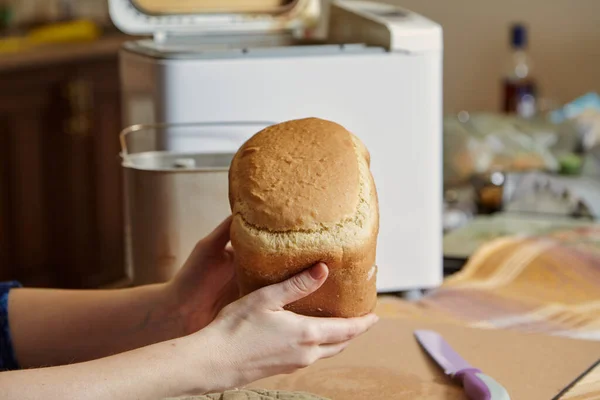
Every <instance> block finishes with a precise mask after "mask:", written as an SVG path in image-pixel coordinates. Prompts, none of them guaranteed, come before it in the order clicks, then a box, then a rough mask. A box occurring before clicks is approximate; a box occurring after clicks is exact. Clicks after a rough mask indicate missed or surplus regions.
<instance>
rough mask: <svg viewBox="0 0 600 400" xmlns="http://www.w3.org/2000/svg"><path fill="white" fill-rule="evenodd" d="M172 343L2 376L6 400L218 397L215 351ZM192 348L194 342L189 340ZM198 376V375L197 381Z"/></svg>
mask: <svg viewBox="0 0 600 400" xmlns="http://www.w3.org/2000/svg"><path fill="white" fill-rule="evenodd" d="M183 341H185V340H183V339H176V340H171V341H167V342H163V343H158V344H155V345H152V346H148V347H144V348H141V349H137V350H132V351H129V352H126V353H122V354H119V355H115V356H111V357H107V358H103V359H100V360H95V361H89V362H85V363H80V364H73V365H66V366H59V367H50V368H38V369H30V370H20V371H10V372H2V373H0V393H2V399H5V400H17V399H18V400H30V399H31V400H33V399H78V400H100V399H113V400H120V399H123V400H130V399H138V400H151V399H164V398H167V397H178V396H184V395H189V394H192V392H194V393H207V392H211V391H213V390H214V389H215V388H216V387H217V386H214V385H215V384H216V383H217V382H219V378H220V377H219V376H218V375H217V374H216V371H217V369H216V368H214V366H215V365H217V363H218V360H216V359H215V358H214V356H213V355H212V354H211V353H210V351H211V350H210V349H211V346H209V345H206V344H203V343H201V341H202V338H200V337H197V338H195V342H194V343H193V347H194V348H195V349H196V348H198V349H200V348H201V349H200V351H199V353H198V354H196V357H200V358H202V359H203V362H198V360H195V359H193V358H191V357H190V353H191V352H192V349H191V348H190V346H189V343H182V342H183ZM187 342H190V340H187ZM192 374H193V375H192Z"/></svg>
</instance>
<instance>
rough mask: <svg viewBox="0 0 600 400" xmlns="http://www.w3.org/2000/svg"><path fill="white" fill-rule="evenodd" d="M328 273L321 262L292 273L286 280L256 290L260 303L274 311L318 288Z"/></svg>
mask: <svg viewBox="0 0 600 400" xmlns="http://www.w3.org/2000/svg"><path fill="white" fill-rule="evenodd" d="M328 274H329V269H328V268H327V266H326V265H325V264H323V263H318V264H316V265H314V266H312V267H311V268H309V269H307V270H305V271H303V272H301V273H299V274H297V275H294V276H293V277H291V278H290V279H288V280H285V281H283V282H280V283H276V284H274V285H271V286H267V287H264V288H262V289H259V290H258V291H257V295H258V296H259V298H260V299H261V300H264V301H261V303H262V305H263V306H265V307H266V308H268V309H270V310H273V311H276V310H280V309H281V308H283V307H284V306H286V305H288V304H290V303H293V302H295V301H297V300H300V299H302V298H304V297H306V296H308V295H309V294H311V293H314V292H316V291H317V289H319V288H320V287H321V286H322V285H323V283H325V280H326V279H327V276H328Z"/></svg>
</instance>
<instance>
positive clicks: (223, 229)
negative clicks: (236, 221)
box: [202, 215, 233, 251]
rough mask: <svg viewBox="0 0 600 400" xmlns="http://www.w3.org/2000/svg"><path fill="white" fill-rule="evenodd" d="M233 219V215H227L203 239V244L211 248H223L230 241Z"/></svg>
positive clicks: (216, 249)
mask: <svg viewBox="0 0 600 400" xmlns="http://www.w3.org/2000/svg"><path fill="white" fill-rule="evenodd" d="M232 219H233V217H232V216H231V215H230V216H229V217H227V218H226V219H225V220H224V221H223V222H221V223H220V224H219V226H217V227H216V228H215V229H214V230H213V231H212V232H211V233H209V234H208V236H206V237H205V238H204V239H203V240H202V244H204V245H205V246H206V248H207V249H209V250H215V251H221V250H223V249H224V248H225V246H226V245H227V243H228V242H229V228H230V227H231V221H232Z"/></svg>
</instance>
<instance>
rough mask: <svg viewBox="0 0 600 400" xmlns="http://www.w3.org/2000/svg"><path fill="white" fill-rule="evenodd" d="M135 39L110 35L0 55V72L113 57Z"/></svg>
mask: <svg viewBox="0 0 600 400" xmlns="http://www.w3.org/2000/svg"><path fill="white" fill-rule="evenodd" d="M135 39H137V38H136V37H133V36H128V35H123V34H110V35H106V36H104V37H101V38H100V39H98V40H95V41H91V42H80V43H68V44H67V43H63V44H56V45H46V46H40V47H37V48H35V49H31V50H24V51H21V52H15V53H3V54H0V72H6V71H15V70H23V69H30V68H40V67H44V66H52V65H56V64H61V63H71V62H79V61H85V60H90V59H97V58H103V57H107V56H113V55H115V54H117V53H118V51H119V49H120V48H121V45H122V44H123V43H124V42H126V41H129V40H135Z"/></svg>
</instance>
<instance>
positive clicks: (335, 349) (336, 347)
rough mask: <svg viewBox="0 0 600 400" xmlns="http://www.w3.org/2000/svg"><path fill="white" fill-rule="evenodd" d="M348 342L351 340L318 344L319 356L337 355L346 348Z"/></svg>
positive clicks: (348, 344)
mask: <svg viewBox="0 0 600 400" xmlns="http://www.w3.org/2000/svg"><path fill="white" fill-rule="evenodd" d="M350 343H352V341H351V340H347V341H345V342H340V343H335V344H322V345H321V346H319V351H320V356H321V357H320V358H330V357H333V356H337V355H338V354H340V353H341V352H342V351H344V350H346V347H348V346H350Z"/></svg>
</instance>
